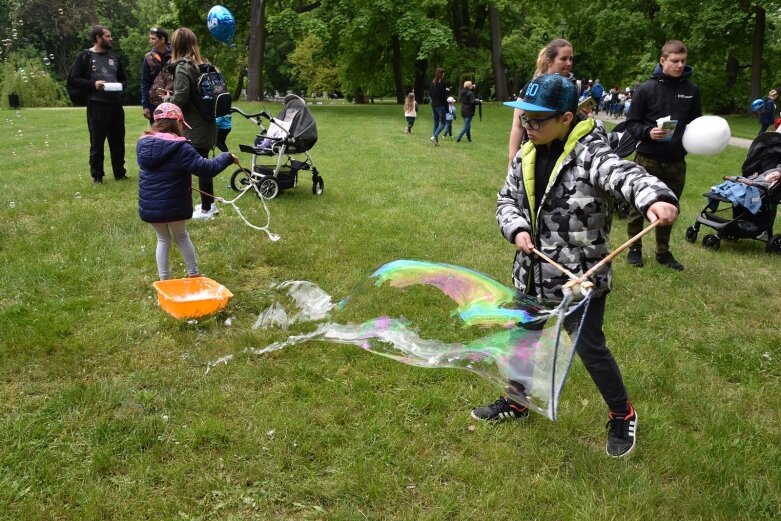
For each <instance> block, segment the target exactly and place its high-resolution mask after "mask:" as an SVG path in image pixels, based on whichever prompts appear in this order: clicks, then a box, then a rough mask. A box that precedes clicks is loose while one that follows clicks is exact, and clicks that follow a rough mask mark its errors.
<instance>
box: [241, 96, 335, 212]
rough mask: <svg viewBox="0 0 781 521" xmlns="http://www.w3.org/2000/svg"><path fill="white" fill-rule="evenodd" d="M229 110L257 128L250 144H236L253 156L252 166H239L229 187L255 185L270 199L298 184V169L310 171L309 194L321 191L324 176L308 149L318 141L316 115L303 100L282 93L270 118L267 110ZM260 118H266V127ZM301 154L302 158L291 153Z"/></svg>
mask: <svg viewBox="0 0 781 521" xmlns="http://www.w3.org/2000/svg"><path fill="white" fill-rule="evenodd" d="M231 112H232V113H234V114H241V115H242V116H244V117H245V118H247V119H248V120H250V121H252V122H253V123H255V124H256V125H257V126H258V127H259V129H260V130H259V132H258V134H257V136H255V142H254V144H252V145H239V149H240V150H241V151H242V152H246V153H248V154H251V155H252V168H251V169H247V168H239V169H238V170H236V171H235V172H233V175H232V176H231V188H233V190H235V191H237V192H240V191H242V190H246V189H247V187H248V186H250V185H252V184H254V185H255V187H256V188H257V190H256V193H257V194H258V197H263V198H264V199H273V198H274V197H276V196H277V195H278V194H279V192H281V191H282V190H287V189H288V188H294V187H295V186H296V185H297V184H298V173H299V172H300V171H302V170H303V171H311V172H312V193H313V194H315V195H320V194H322V193H323V178H322V177H320V173H319V172H318V170H317V168H316V167H315V165H314V161H312V156H310V155H309V150H310V149H311V148H312V147H313V146H315V143H317V126H316V125H315V118H314V117H313V116H312V113H311V112H310V111H309V109H308V108H307V106H306V101H304V100H303V99H301V98H299V97H298V96H296V95H294V94H289V95H287V96H285V100H284V106H283V107H282V110H281V111H280V113H279V114H278V115H277V117H276V118H275V117H272V116H271V114H269V113H268V112H266V111H265V110H264V111H261V112H258V113H256V114H247V113H245V112H243V111H242V110H241V109H239V108H236V107H231ZM261 118H265V119H267V120H268V121H269V126H268V129H267V128H266V127H265V126H264V125H263V121H262V119H261ZM300 154H303V155H304V160H303V161H300V160H298V159H295V158H294V157H292V156H294V155H300Z"/></svg>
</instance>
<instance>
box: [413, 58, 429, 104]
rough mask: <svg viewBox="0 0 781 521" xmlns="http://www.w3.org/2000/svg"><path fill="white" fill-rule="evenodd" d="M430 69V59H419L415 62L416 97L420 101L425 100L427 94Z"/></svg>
mask: <svg viewBox="0 0 781 521" xmlns="http://www.w3.org/2000/svg"><path fill="white" fill-rule="evenodd" d="M427 69H428V60H417V61H416V62H415V88H414V91H415V99H416V100H418V103H424V102H425V99H426V98H425V94H426V86H427V84H426V70H427Z"/></svg>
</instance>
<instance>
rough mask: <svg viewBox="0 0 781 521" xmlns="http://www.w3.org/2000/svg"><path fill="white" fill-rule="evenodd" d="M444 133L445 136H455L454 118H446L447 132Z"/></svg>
mask: <svg viewBox="0 0 781 521" xmlns="http://www.w3.org/2000/svg"><path fill="white" fill-rule="evenodd" d="M442 135H443V136H445V137H447V136H450V137H453V120H452V119H448V120H445V133H444V134H442Z"/></svg>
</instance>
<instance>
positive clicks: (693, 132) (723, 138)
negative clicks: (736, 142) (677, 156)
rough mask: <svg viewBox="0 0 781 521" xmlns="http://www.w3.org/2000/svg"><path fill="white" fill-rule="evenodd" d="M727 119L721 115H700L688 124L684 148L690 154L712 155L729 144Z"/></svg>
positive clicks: (684, 137) (684, 135)
mask: <svg viewBox="0 0 781 521" xmlns="http://www.w3.org/2000/svg"><path fill="white" fill-rule="evenodd" d="M730 135H731V134H730V130H729V124H728V123H727V120H725V119H724V118H721V117H719V116H700V117H699V118H697V119H695V120H694V121H692V122H691V123H689V124H688V125H687V126H686V131H685V132H684V133H683V148H685V149H686V151H687V152H689V153H690V154H696V155H701V156H712V155H714V154H718V153H719V152H721V151H722V150H724V149H725V148H727V145H729V139H730Z"/></svg>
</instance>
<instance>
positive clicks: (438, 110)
mask: <svg viewBox="0 0 781 521" xmlns="http://www.w3.org/2000/svg"><path fill="white" fill-rule="evenodd" d="M431 111H432V112H433V114H434V131H433V133H434V139H438V138H439V134H440V133H441V132H442V131H443V130H445V115H446V114H447V107H445V106H442V107H431Z"/></svg>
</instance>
